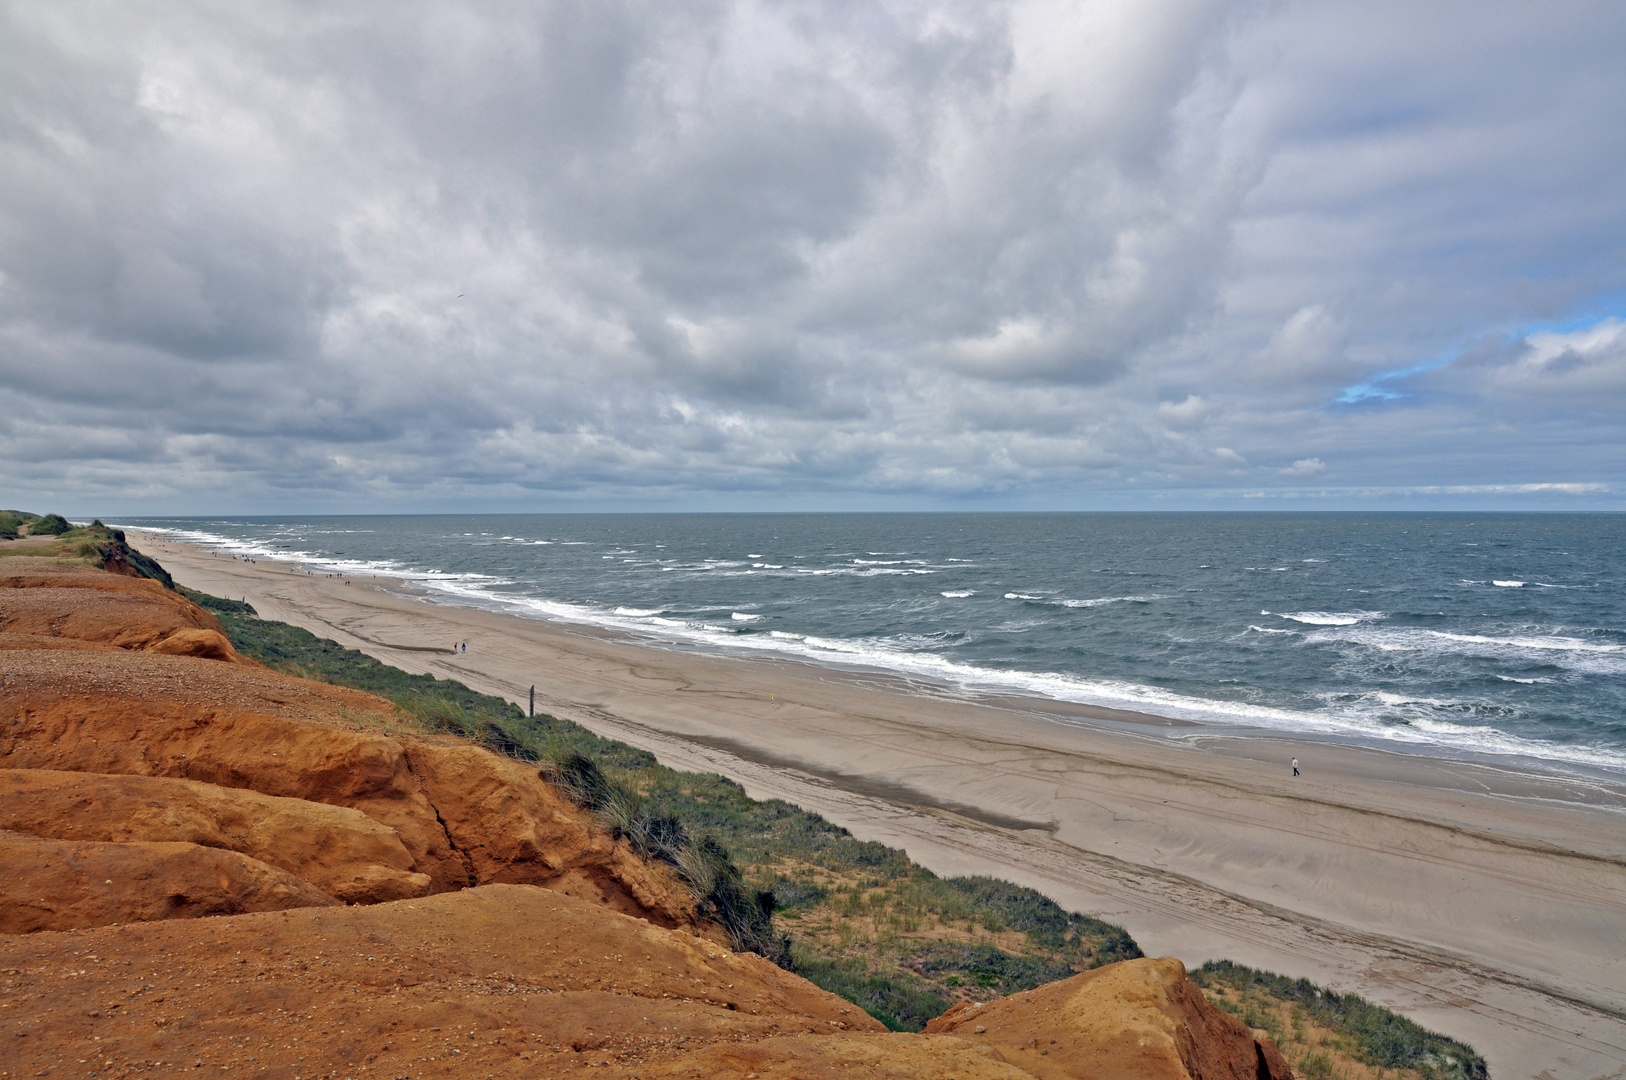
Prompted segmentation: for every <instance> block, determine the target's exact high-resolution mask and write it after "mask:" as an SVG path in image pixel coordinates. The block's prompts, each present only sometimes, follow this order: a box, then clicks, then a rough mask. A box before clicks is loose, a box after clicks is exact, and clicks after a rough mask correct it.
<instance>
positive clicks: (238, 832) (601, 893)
mask: <svg viewBox="0 0 1626 1080" xmlns="http://www.w3.org/2000/svg"><path fill="white" fill-rule="evenodd" d="M6 585H9V586H10V587H9V588H7V587H4V586H6ZM166 618H167V619H169V621H168V622H165V621H164V619H166ZM120 620H123V622H121V621H120ZM213 622H214V620H213V617H212V616H210V615H209V614H208V613H207V612H204V611H202V609H200V608H197V606H196V605H194V604H192V603H191V601H189V600H186V599H185V598H184V597H179V596H176V595H175V594H172V593H168V592H166V591H165V590H163V589H162V588H161V587H160V586H159V585H157V583H155V582H151V581H146V580H139V579H132V578H126V577H119V576H116V575H112V574H105V573H101V572H99V571H94V570H85V569H83V568H67V569H65V570H64V571H63V572H61V573H59V574H56V575H54V576H53V574H51V573H49V572H48V571H47V570H44V569H38V568H36V569H33V570H28V571H27V572H20V573H13V574H11V575H10V576H9V577H7V578H0V624H3V625H4V627H5V629H4V630H0V688H3V691H4V692H3V694H0V767H5V768H8V769H10V770H13V771H14V772H19V771H27V772H33V773H34V774H35V775H34V777H33V778H32V779H26V778H21V777H19V776H14V777H13V779H12V780H11V783H12V784H13V787H14V789H15V796H14V797H13V798H12V799H11V800H10V804H11V809H10V810H9V811H4V812H0V827H4V822H5V821H10V822H11V826H10V827H13V828H17V829H19V830H22V831H25V832H29V833H33V834H35V835H39V836H55V837H60V838H64V839H99V840H103V841H108V842H112V841H131V842H133V841H142V842H154V841H186V842H193V843H198V844H203V845H206V846H210V847H217V848H221V849H225V850H234V851H242V852H244V853H246V854H250V855H253V856H254V857H255V858H261V859H264V860H265V861H266V862H269V863H271V864H273V865H275V866H277V867H280V868H282V869H284V870H286V871H288V872H289V873H293V874H296V875H299V876H300V877H301V878H302V879H303V880H305V881H307V882H309V883H310V884H311V885H312V886H314V887H316V888H317V889H318V890H320V891H323V892H326V893H327V894H329V895H332V896H336V897H338V898H340V899H342V900H345V901H347V902H353V903H374V902H378V901H383V900H390V899H395V898H398V897H402V896H412V895H421V894H422V893H424V892H446V891H451V890H456V889H463V888H468V887H470V886H474V885H480V884H485V883H488V882H497V881H501V882H514V883H524V884H536V885H545V886H549V887H553V888H558V889H562V890H566V891H568V892H570V893H572V894H573V895H577V896H582V897H586V898H589V899H593V900H596V901H597V902H599V903H602V904H606V905H608V906H609V907H611V908H613V909H614V910H617V911H621V912H624V913H627V914H633V915H638V916H642V917H645V918H648V919H650V920H652V921H654V922H656V923H658V924H660V925H664V926H691V927H692V926H694V925H696V923H695V916H694V903H693V899H692V897H691V896H690V895H689V893H688V890H687V889H686V888H685V887H684V886H683V885H682V884H681V882H679V881H678V880H677V879H676V877H675V876H674V875H673V874H672V873H671V872H670V870H669V869H668V868H666V867H664V866H660V865H657V864H650V863H647V862H645V861H644V860H642V859H640V858H638V857H637V856H636V855H634V854H633V853H632V852H631V851H630V849H628V848H627V847H626V845H625V844H624V843H617V842H616V841H615V840H614V839H612V838H611V837H610V836H609V835H608V834H606V833H605V832H604V830H602V829H600V828H597V827H595V825H594V823H593V822H592V821H591V819H590V818H589V817H588V816H587V815H585V814H584V813H583V812H582V811H581V810H580V809H578V808H577V807H576V806H574V805H573V804H571V803H569V802H567V801H566V800H564V799H562V798H561V797H560V796H559V794H558V793H557V791H556V790H555V789H554V788H553V787H552V786H551V785H549V784H547V783H546V782H544V781H543V780H542V779H541V778H540V777H539V776H538V775H537V771H536V769H535V767H534V766H529V765H524V764H521V763H519V762H514V761H510V760H508V759H506V758H502V757H498V756H497V755H495V754H492V753H490V752H488V751H486V750H483V749H480V748H478V747H473V746H469V745H467V744H465V743H460V742H458V741H457V740H453V739H423V738H417V737H414V736H411V735H404V734H388V733H386V732H388V731H390V730H392V729H393V728H394V727H395V707H394V705H393V704H392V703H390V702H388V701H386V700H384V699H382V698H378V697H375V696H373V695H371V694H366V693H361V692H359V691H355V690H348V689H344V688H342V687H335V686H329V685H326V684H323V683H316V682H310V681H308V680H304V679H296V678H292V677H290V676H286V675H282V674H280V673H278V672H274V671H270V670H267V669H265V668H263V667H260V666H259V665H257V664H249V663H246V662H245V663H236V662H234V663H220V662H218V660H219V658H221V657H223V656H224V654H222V653H221V651H220V650H219V649H217V648H215V646H214V645H213V644H211V642H212V640H213V639H212V638H210V637H209V635H211V634H216V633H218V631H217V630H215V629H212V628H211V627H210V626H207V625H201V624H204V623H213ZM215 626H218V624H215ZM155 628H156V629H155ZM42 644H44V645H48V646H50V647H46V648H42V647H40V646H41V645H42ZM211 655H214V656H216V658H215V659H208V658H207V657H209V656H211ZM229 658H230V659H235V653H232V654H231V656H230V657H229ZM89 775H95V776H99V777H101V779H99V780H90V779H85V777H86V776H89ZM138 780H144V781H147V785H146V786H142V784H141V783H138V782H137V781H138ZM166 782H167V783H171V784H178V785H180V786H176V787H172V788H169V789H161V788H160V787H154V786H152V785H153V784H162V783H166ZM188 785H190V786H188ZM161 790H167V791H169V792H171V793H173V794H174V795H175V799H176V801H175V803H174V805H173V806H170V807H169V809H168V810H167V811H166V812H160V810H159V809H158V807H157V803H156V802H155V800H158V801H162V797H161V795H160V791H161ZM25 791H26V793H27V794H26V795H25V794H24V792H25ZM256 799H258V800H259V801H256ZM267 799H269V801H267ZM30 800H33V801H36V802H38V804H39V809H38V810H37V811H30V810H29V809H28V808H27V805H26V804H27V803H28V802H29V801H30ZM4 802H5V799H4V797H3V794H0V804H3V803H4ZM47 808H55V810H48V809H47ZM64 808H71V810H69V811H67V812H66V816H60V815H58V814H57V813H56V811H57V810H64ZM273 808H275V810H274V812H273ZM341 808H343V809H341ZM346 814H348V815H350V816H348V817H346V816H345V815H346ZM8 815H9V816H8ZM250 819H254V820H257V821H258V827H257V828H250V827H249V824H250ZM75 919H76V920H79V919H80V917H79V916H75ZM109 921H118V917H117V915H110V916H109ZM72 925H76V926H78V925H84V923H83V922H82V921H75V922H73V923H72Z"/></svg>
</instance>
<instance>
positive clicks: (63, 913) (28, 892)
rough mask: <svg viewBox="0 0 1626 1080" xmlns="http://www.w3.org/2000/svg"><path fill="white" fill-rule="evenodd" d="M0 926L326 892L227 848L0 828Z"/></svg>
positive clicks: (94, 921)
mask: <svg viewBox="0 0 1626 1080" xmlns="http://www.w3.org/2000/svg"><path fill="white" fill-rule="evenodd" d="M0 867H4V868H5V872H4V873H0V934H31V933H34V932H36V931H40V930H72V929H76V928H79V927H86V926H103V925H106V924H107V923H112V922H121V923H124V922H150V921H154V920H159V919H196V918H199V917H201V916H204V915H236V914H239V913H241V912H245V911H282V910H284V909H286V908H298V907H332V906H335V905H337V904H338V903H339V901H337V900H335V899H334V898H333V897H331V896H329V895H328V894H327V893H325V892H323V891H322V890H320V889H318V888H317V887H316V886H314V885H312V884H310V883H309V882H307V881H302V880H300V879H299V878H297V877H295V876H294V875H292V874H290V873H288V872H287V871H286V870H278V869H277V868H276V867H274V866H267V865H266V864H265V863H263V862H260V861H259V860H258V859H251V858H249V857H248V856H246V855H239V854H238V853H236V852H234V851H223V850H221V849H220V848H211V847H202V846H200V845H198V844H179V843H144V842H140V843H120V844H112V843H101V842H96V841H79V840H46V839H42V838H40V837H38V836H25V835H23V834H21V833H14V832H0Z"/></svg>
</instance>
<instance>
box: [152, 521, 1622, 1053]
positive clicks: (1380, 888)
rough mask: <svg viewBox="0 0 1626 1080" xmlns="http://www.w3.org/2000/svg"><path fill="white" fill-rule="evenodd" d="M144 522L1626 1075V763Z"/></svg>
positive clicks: (1412, 999) (1261, 946) (382, 649)
mask: <svg viewBox="0 0 1626 1080" xmlns="http://www.w3.org/2000/svg"><path fill="white" fill-rule="evenodd" d="M132 540H133V541H134V542H136V543H137V544H138V545H139V546H141V547H142V548H143V549H144V550H146V551H148V552H149V553H150V554H154V555H156V556H158V557H159V558H160V559H161V560H162V562H163V564H164V565H165V566H166V567H167V568H168V569H169V570H170V571H171V572H172V573H173V574H174V575H175V577H176V579H177V580H178V581H180V582H182V583H184V584H186V585H189V586H192V587H195V588H199V589H202V590H204V591H206V592H211V593H215V594H217V595H222V596H228V597H232V598H234V599H235V598H243V599H246V600H248V602H250V603H252V604H253V605H254V606H255V607H256V608H257V609H258V610H259V612H260V613H261V615H262V616H264V617H266V618H272V619H279V620H283V621H286V622H289V623H293V624H295V625H299V626H303V627H305V628H307V629H309V630H311V631H313V632H315V633H317V634H319V635H321V636H324V637H331V638H333V639H335V640H337V641H339V642H340V643H341V644H344V645H347V646H351V647H354V648H358V649H361V650H362V651H364V652H366V653H369V654H370V655H373V656H375V657H377V658H379V659H381V660H383V661H385V662H387V663H390V664H393V665H395V666H398V667H401V668H405V669H407V670H411V671H418V672H431V673H433V674H436V675H440V676H448V677H453V678H457V679H460V680H462V681H463V682H465V683H468V684H469V685H470V686H473V687H475V688H477V689H480V690H484V691H487V692H492V693H499V694H501V695H503V696H506V697H508V698H509V699H510V700H514V701H517V702H520V703H521V704H522V705H523V704H525V703H526V702H527V701H528V695H529V688H530V687H531V686H532V685H533V684H534V685H535V687H536V694H537V708H538V710H539V711H548V712H551V713H554V714H555V715H558V716H561V717H565V718H568V719H571V720H575V721H577V722H579V723H582V724H584V725H585V726H587V727H589V728H592V729H593V730H595V731H598V732H600V733H601V734H604V735H607V736H610V737H614V738H618V739H622V740H624V741H626V742H629V743H632V744H634V745H638V746H642V747H645V748H647V749H649V750H651V751H653V752H655V753H656V754H657V756H659V757H660V758H661V760H662V761H663V762H664V763H666V764H668V765H671V766H673V767H677V768H685V769H703V770H707V771H714V772H720V773H722V774H724V775H727V776H730V777H732V778H734V779H736V780H738V781H740V782H741V783H742V784H744V785H745V787H746V789H747V791H749V792H750V793H751V794H752V795H753V796H756V797H782V798H785V799H788V800H790V801H792V802H795V803H797V804H798V805H801V806H803V807H805V808H807V809H809V810H813V811H815V812H817V813H819V814H822V815H823V816H825V817H827V818H829V819H830V820H832V821H835V822H837V823H839V824H841V825H843V826H846V827H847V828H849V829H851V830H852V831H853V833H854V834H855V835H857V836H859V837H861V838H864V839H874V840H879V841H882V842H885V843H888V844H892V845H894V846H899V847H903V848H905V849H906V850H907V851H908V852H909V854H910V855H911V857H913V858H914V859H916V860H917V861H919V862H921V863H923V864H924V865H927V866H929V867H931V868H932V869H934V870H936V871H938V872H939V873H945V874H962V873H984V874H992V875H995V876H998V877H1002V878H1006V879H1008V880H1012V881H1015V882H1017V883H1019V884H1024V885H1030V886H1032V887H1035V888H1038V889H1040V890H1042V891H1044V892H1045V893H1047V894H1048V895H1050V896H1052V897H1053V898H1055V899H1056V900H1058V901H1059V902H1061V903H1062V904H1064V905H1065V906H1067V907H1070V908H1074V909H1078V910H1084V911H1089V912H1091V913H1094V914H1098V915H1100V916H1102V917H1104V918H1107V919H1110V920H1111V921H1113V922H1116V923H1119V924H1122V925H1123V926H1125V927H1126V928H1127V929H1129V930H1130V932H1131V933H1132V934H1134V936H1135V937H1136V939H1137V940H1138V941H1139V942H1140V943H1141V945H1142V947H1143V948H1145V949H1146V950H1147V951H1148V952H1149V953H1152V954H1154V955H1173V956H1177V957H1179V958H1180V959H1182V960H1184V961H1185V962H1186V963H1187V964H1196V963H1199V962H1201V961H1203V960H1206V959H1211V958H1218V957H1226V958H1229V959H1232V960H1236V961H1238V962H1242V963H1247V964H1251V965H1255V966H1260V967H1264V968H1268V969H1272V970H1276V971H1281V972H1284V973H1287V974H1290V975H1294V976H1306V977H1310V978H1312V979H1315V980H1316V981H1318V982H1322V983H1324V984H1327V985H1330V986H1332V987H1334V988H1337V989H1340V990H1348V991H1355V992H1358V993H1360V994H1362V995H1364V996H1367V997H1370V998H1372V999H1373V1000H1376V1001H1379V1002H1381V1003H1384V1004H1387V1005H1390V1006H1392V1007H1395V1008H1398V1009H1400V1010H1402V1011H1404V1012H1405V1013H1407V1014H1408V1015H1410V1016H1412V1017H1413V1018H1414V1019H1417V1020H1418V1021H1419V1022H1421V1023H1424V1024H1425V1025H1427V1026H1430V1027H1433V1028H1436V1029H1438V1030H1441V1031H1443V1032H1445V1033H1447V1034H1450V1035H1453V1036H1456V1037H1458V1038H1461V1039H1464V1040H1466V1041H1468V1042H1470V1043H1472V1044H1473V1045H1474V1046H1475V1047H1476V1048H1478V1049H1479V1050H1480V1051H1481V1052H1482V1053H1484V1054H1485V1056H1486V1058H1487V1059H1488V1060H1489V1062H1490V1065H1491V1069H1492V1073H1493V1075H1495V1076H1498V1077H1518V1076H1543V1077H1553V1078H1562V1077H1577V1078H1591V1077H1604V1076H1618V1075H1626V1073H1623V1072H1622V1069H1623V1065H1622V1063H1623V1062H1626V785H1622V784H1620V783H1612V782H1608V781H1601V780H1581V779H1576V780H1568V779H1561V778H1554V777H1543V776H1539V775H1535V774H1531V773H1528V772H1524V771H1520V770H1519V769H1517V768H1513V767H1510V766H1504V765H1500V764H1497V763H1496V762H1494V761H1478V762H1458V761H1446V760H1439V759H1429V758H1423V757H1417V756H1410V755H1405V754H1398V753H1386V752H1381V751H1377V750H1370V749H1362V748H1356V747H1348V746H1336V745H1332V744H1327V743H1314V742H1297V741H1294V740H1292V739H1289V738H1286V737H1275V738H1262V737H1259V738H1238V737H1219V736H1216V735H1214V734H1213V733H1212V732H1210V731H1208V730H1206V729H1204V728H1201V727H1196V726H1191V725H1183V724H1179V723H1177V722H1171V721H1167V720H1162V719H1160V718H1156V717H1139V716H1134V715H1132V714H1123V713H1106V712H1105V711H1101V715H1092V710H1089V709H1084V708H1078V707H1063V706H1061V705H1060V704H1059V703H1054V702H1046V701H1042V700H1027V699H1019V698H1010V697H1004V698H973V697H966V696H961V695H956V694H953V693H951V692H949V691H947V690H945V689H944V688H941V687H933V686H929V685H923V684H919V683H912V682H907V681H904V680H901V679H898V678H895V677H893V676H890V675H886V674H884V673H876V672H864V671H860V670H855V671H837V670H832V669H828V668H820V667H815V666H812V665H807V664H800V663H795V662H789V661H783V660H767V659H760V658H752V659H747V658H735V657H722V656H713V655H702V654H698V653H695V652H692V651H686V650H682V649H678V648H661V647H655V646H653V645H651V644H649V643H646V642H640V641H635V640H632V639H629V638H626V637H623V636H620V635H616V634H612V633H607V632H603V631H598V630H594V629H592V628H588V627H580V626H570V625H564V624H554V623H545V622H540V621H536V620H529V619H521V618H516V617H512V616H507V615H502V614H497V613H492V612H485V611H479V610H474V609H468V608H459V607H453V606H450V605H445V604H438V603H432V602H430V601H429V600H428V599H427V598H426V597H424V596H422V595H417V594H415V593H414V590H412V589H411V588H410V587H408V586H406V585H403V584H402V583H399V582H393V581H388V580H383V579H378V580H361V579H355V580H354V582H353V584H346V583H345V582H344V581H343V580H341V579H335V578H325V577H318V576H308V575H306V574H303V573H293V572H291V568H290V567H289V566H287V565H286V564H275V563H270V562H261V563H259V564H248V563H244V562H241V561H237V560H233V559H231V558H229V557H226V556H221V555H215V554H213V553H210V552H208V551H204V550H201V549H198V548H195V547H190V546H187V545H184V544H179V543H176V542H174V541H172V540H169V539H168V538H166V537H163V536H160V535H156V534H153V535H146V536H138V535H135V534H132ZM465 640H466V641H467V642H468V643H469V644H468V651H467V652H459V653H455V654H454V653H453V652H452V651H451V650H450V648H449V646H450V645H451V643H452V642H453V641H465ZM1294 757H1298V758H1300V759H1301V761H1302V762H1303V763H1304V766H1305V768H1304V774H1305V775H1304V776H1303V777H1301V778H1299V779H1297V780H1295V779H1294V778H1292V776H1291V770H1290V768H1289V767H1288V762H1289V761H1290V759H1292V758H1294Z"/></svg>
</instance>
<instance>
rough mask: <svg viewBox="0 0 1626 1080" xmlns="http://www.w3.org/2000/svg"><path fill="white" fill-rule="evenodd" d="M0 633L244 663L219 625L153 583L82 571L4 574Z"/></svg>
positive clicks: (64, 569) (60, 569) (44, 568)
mask: <svg viewBox="0 0 1626 1080" xmlns="http://www.w3.org/2000/svg"><path fill="white" fill-rule="evenodd" d="M0 631H6V632H10V633H14V634H33V635H39V636H43V637H55V638H63V639H68V640H71V641H78V642H84V643H86V644H90V645H112V646H115V647H117V648H120V649H129V650H133V651H150V652H157V653H162V654H165V655H169V656H201V657H205V658H207V659H211V660H224V661H228V662H231V663H241V662H242V660H241V658H240V657H238V655H237V651H236V650H235V649H233V648H232V645H231V641H230V640H229V639H227V637H226V635H225V633H224V631H223V630H222V628H221V626H220V621H219V620H218V619H216V618H215V617H214V616H213V615H211V614H209V613H208V612H207V611H205V610H203V609H202V608H200V607H199V606H198V605H196V604H194V603H192V601H190V600H188V599H187V598H186V597H184V596H181V595H180V594H179V593H175V592H172V591H170V590H168V589H166V588H164V587H163V586H162V585H161V584H159V583H158V582H156V581H150V580H148V579H145V578H136V577H126V576H123V575H120V574H112V573H107V572H105V571H102V570H96V569H92V568H90V567H82V566H57V567H51V566H40V567H23V568H7V570H6V571H5V572H3V573H0Z"/></svg>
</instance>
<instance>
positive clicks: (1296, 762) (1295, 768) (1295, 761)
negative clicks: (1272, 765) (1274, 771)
mask: <svg viewBox="0 0 1626 1080" xmlns="http://www.w3.org/2000/svg"><path fill="white" fill-rule="evenodd" d="M1298 774H1299V759H1298V758H1294V759H1293V775H1294V776H1297V775H1298Z"/></svg>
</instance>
